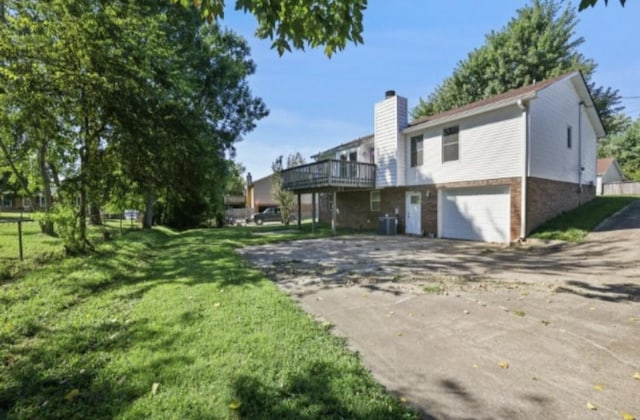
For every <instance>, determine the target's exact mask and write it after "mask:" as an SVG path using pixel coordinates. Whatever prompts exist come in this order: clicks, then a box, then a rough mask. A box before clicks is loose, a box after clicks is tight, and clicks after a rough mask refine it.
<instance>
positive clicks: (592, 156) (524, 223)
mask: <svg viewBox="0 0 640 420" xmlns="http://www.w3.org/2000/svg"><path fill="white" fill-rule="evenodd" d="M408 117H409V106H408V103H407V99H405V98H403V97H401V96H397V95H396V94H395V92H394V91H388V92H386V94H385V98H384V100H382V101H381V102H379V103H377V104H376V105H375V108H374V127H373V134H372V135H368V136H365V137H361V138H359V139H355V140H352V141H349V142H347V143H344V144H342V145H339V146H337V147H334V148H331V149H329V150H327V151H325V152H322V153H320V154H318V155H317V156H316V159H317V161H316V162H314V163H312V164H307V165H302V166H299V167H294V168H290V169H287V170H286V171H284V172H283V179H284V186H285V187H286V188H288V189H290V190H292V191H294V192H297V193H317V194H319V196H320V200H319V201H320V220H321V221H326V222H328V221H332V223H333V224H334V225H337V226H345V227H356V228H357V227H362V228H368V229H376V228H377V227H378V226H379V223H380V222H381V220H380V218H381V217H383V216H391V217H395V218H397V221H398V230H399V231H400V232H404V233H407V234H412V235H428V236H436V237H442V238H455V239H468V240H478V241H490V242H509V241H513V240H517V239H524V238H526V237H527V235H528V234H529V232H531V231H532V230H533V229H535V228H536V227H537V226H539V225H540V224H542V223H544V222H545V221H547V220H548V219H550V218H552V217H553V216H555V215H557V214H559V213H561V212H563V211H567V210H570V209H572V208H575V207H577V206H579V205H580V204H582V203H584V202H587V201H589V200H591V199H592V198H593V197H594V196H595V191H596V143H597V140H598V138H599V137H602V136H604V134H605V132H604V128H603V126H602V122H601V121H600V118H599V116H598V113H597V111H596V109H595V106H594V103H593V100H592V98H591V95H590V93H589V89H588V86H587V84H586V82H585V80H584V78H583V76H582V74H581V73H580V72H571V73H568V74H564V75H562V76H559V77H555V78H552V79H549V80H545V81H542V82H539V83H535V84H532V85H529V86H524V87H522V88H520V89H516V90H512V91H509V92H506V93H504V94H501V95H497V96H494V97H491V98H488V99H485V100H482V101H478V102H474V103H472V104H469V105H466V106H463V107H461V108H457V109H453V110H450V111H447V112H443V113H440V114H437V115H433V116H430V117H426V118H420V119H418V120H415V121H409V118H408Z"/></svg>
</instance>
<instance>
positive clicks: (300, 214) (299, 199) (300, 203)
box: [298, 193, 302, 230]
mask: <svg viewBox="0 0 640 420" xmlns="http://www.w3.org/2000/svg"><path fill="white" fill-rule="evenodd" d="M301 197H302V196H301V195H300V193H298V230H300V229H302V198H301Z"/></svg>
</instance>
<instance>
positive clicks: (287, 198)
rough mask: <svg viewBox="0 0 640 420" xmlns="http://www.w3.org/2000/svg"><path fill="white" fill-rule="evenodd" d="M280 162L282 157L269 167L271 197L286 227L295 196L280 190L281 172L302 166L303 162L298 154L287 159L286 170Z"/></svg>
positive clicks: (293, 206)
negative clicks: (270, 171) (270, 172)
mask: <svg viewBox="0 0 640 420" xmlns="http://www.w3.org/2000/svg"><path fill="white" fill-rule="evenodd" d="M282 160H283V157H282V155H280V156H279V157H278V158H277V159H276V160H275V161H274V162H273V164H272V165H271V169H272V170H273V175H271V196H272V197H273V199H274V200H275V202H276V203H278V206H279V207H280V214H281V215H282V222H283V223H284V224H285V225H288V224H289V222H290V221H291V215H292V214H293V210H294V208H295V205H296V203H295V195H294V194H293V193H292V192H291V191H288V190H285V189H284V188H282V175H281V172H282V171H283V170H284V169H286V168H293V167H294V166H299V165H303V164H304V163H305V161H304V157H302V155H301V154H300V152H296V153H294V154H291V155H289V156H288V157H287V166H286V168H285V167H284V164H283V162H282Z"/></svg>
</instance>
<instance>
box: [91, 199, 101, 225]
mask: <svg viewBox="0 0 640 420" xmlns="http://www.w3.org/2000/svg"><path fill="white" fill-rule="evenodd" d="M89 213H90V215H89V220H90V222H91V224H92V225H93V226H102V217H100V206H99V205H98V204H97V203H95V202H94V201H91V204H89Z"/></svg>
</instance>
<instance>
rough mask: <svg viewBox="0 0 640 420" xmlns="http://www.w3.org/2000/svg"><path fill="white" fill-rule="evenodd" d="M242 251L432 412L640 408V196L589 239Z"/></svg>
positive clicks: (584, 414)
mask: <svg viewBox="0 0 640 420" xmlns="http://www.w3.org/2000/svg"><path fill="white" fill-rule="evenodd" d="M239 252H241V253H243V254H244V255H245V256H246V258H248V259H249V260H250V261H253V262H254V263H255V264H256V265H257V266H258V267H259V268H260V269H262V270H264V271H265V272H266V273H267V274H268V275H270V276H271V277H272V278H273V279H274V280H275V281H277V282H278V284H279V285H280V286H281V287H282V288H283V289H285V290H286V291H288V292H289V293H290V294H291V295H292V296H293V297H295V298H296V299H297V300H298V301H299V302H300V304H301V306H302V308H303V309H304V310H306V311H307V312H309V313H311V314H314V315H315V316H316V317H317V318H318V319H319V320H323V321H329V322H331V323H332V324H333V325H334V332H335V334H337V335H340V336H345V337H347V338H348V343H349V345H350V346H351V347H352V348H353V349H354V350H356V351H358V352H359V353H360V354H361V355H362V358H363V360H364V363H365V364H366V366H367V367H368V368H369V369H370V370H371V371H372V373H373V375H374V376H375V377H376V378H377V379H378V380H379V381H380V382H381V383H382V384H384V385H385V386H386V387H387V389H389V390H390V391H391V392H394V393H396V394H397V395H398V396H399V397H402V398H404V399H406V400H407V403H408V404H411V405H413V406H414V407H416V408H417V409H418V410H419V411H420V412H421V413H422V415H423V417H424V418H438V419H462V418H469V419H471V418H473V419H495V418H510V419H513V418H545V419H556V418H557V419H584V418H587V419H588V418H609V419H622V418H624V415H625V414H626V415H631V416H635V418H639V419H640V263H639V261H640V200H638V201H636V202H635V203H634V204H632V205H631V206H629V207H627V209H625V211H624V212H622V213H621V214H619V215H617V216H616V217H615V218H613V219H611V220H610V221H608V222H606V223H605V224H603V225H602V226H601V227H600V229H598V231H596V232H594V233H592V234H590V235H589V237H588V240H587V241H586V242H584V243H582V244H579V245H566V244H543V243H534V244H531V243H529V244H528V245H527V246H525V247H503V246H494V245H485V244H478V243H471V242H462V241H447V240H437V239H424V238H412V237H404V236H399V237H380V236H352V237H341V238H336V239H320V240H304V241H295V242H290V243H286V244H275V245H267V246H259V247H250V248H244V249H242V250H240V251H239ZM634 376H637V377H636V378H634ZM629 418H630V417H629Z"/></svg>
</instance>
